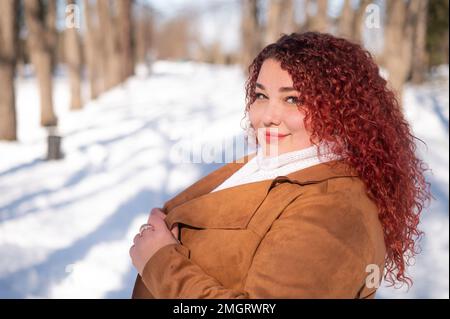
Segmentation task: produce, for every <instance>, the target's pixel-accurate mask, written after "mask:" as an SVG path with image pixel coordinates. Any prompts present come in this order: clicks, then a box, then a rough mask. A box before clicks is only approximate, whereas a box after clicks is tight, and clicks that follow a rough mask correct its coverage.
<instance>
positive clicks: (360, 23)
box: [352, 0, 372, 43]
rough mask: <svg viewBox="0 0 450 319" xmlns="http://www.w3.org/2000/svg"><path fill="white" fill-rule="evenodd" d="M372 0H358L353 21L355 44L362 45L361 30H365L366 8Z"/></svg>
mask: <svg viewBox="0 0 450 319" xmlns="http://www.w3.org/2000/svg"><path fill="white" fill-rule="evenodd" d="M371 1H372V0H360V1H359V7H358V8H357V9H356V12H355V16H354V20H353V30H354V32H353V37H352V39H353V40H354V41H355V42H358V43H363V30H364V29H365V25H364V18H365V13H366V8H367V6H368V5H369V4H370V3H371Z"/></svg>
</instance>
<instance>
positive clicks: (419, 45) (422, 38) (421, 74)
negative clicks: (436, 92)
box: [412, 0, 428, 84]
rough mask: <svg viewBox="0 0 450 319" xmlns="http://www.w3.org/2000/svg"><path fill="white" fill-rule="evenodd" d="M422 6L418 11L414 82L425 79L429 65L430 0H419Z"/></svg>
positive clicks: (420, 81) (413, 64)
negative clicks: (428, 26) (427, 49)
mask: <svg viewBox="0 0 450 319" xmlns="http://www.w3.org/2000/svg"><path fill="white" fill-rule="evenodd" d="M417 1H419V2H420V7H419V8H418V13H417V23H416V28H415V35H414V38H413V39H414V43H413V57H412V59H413V61H414V63H412V82H413V83H416V84H419V83H422V82H423V81H424V80H425V73H426V71H427V67H428V56H427V52H426V40H427V39H426V37H427V12H428V0H417Z"/></svg>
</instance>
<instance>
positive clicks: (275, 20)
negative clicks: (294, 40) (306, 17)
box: [264, 0, 295, 44]
mask: <svg viewBox="0 0 450 319" xmlns="http://www.w3.org/2000/svg"><path fill="white" fill-rule="evenodd" d="M294 30H295V11H294V3H293V0H270V2H269V6H268V8H267V25H266V32H265V41H264V42H265V44H269V43H272V42H275V41H276V40H277V39H278V38H279V37H280V35H281V34H282V33H286V34H288V33H291V32H293V31H294Z"/></svg>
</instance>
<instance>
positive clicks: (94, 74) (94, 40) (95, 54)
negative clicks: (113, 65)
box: [84, 0, 105, 99]
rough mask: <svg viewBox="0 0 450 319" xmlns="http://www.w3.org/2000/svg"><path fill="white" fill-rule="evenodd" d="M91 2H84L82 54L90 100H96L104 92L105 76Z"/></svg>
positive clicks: (96, 24) (85, 0) (98, 33)
mask: <svg viewBox="0 0 450 319" xmlns="http://www.w3.org/2000/svg"><path fill="white" fill-rule="evenodd" d="M91 2H92V1H90V0H84V18H85V19H84V20H85V24H86V32H85V33H84V50H85V51H84V52H85V56H86V63H87V70H88V77H89V87H90V96H91V99H96V98H97V97H98V96H99V95H100V93H101V92H102V91H104V90H105V85H104V83H103V81H104V79H105V76H103V75H104V71H103V68H102V67H103V66H104V65H103V63H102V60H101V58H102V52H103V51H102V50H103V47H102V46H101V41H100V27H99V23H98V19H96V17H94V15H95V14H96V11H95V10H94V9H93V7H92V3H91Z"/></svg>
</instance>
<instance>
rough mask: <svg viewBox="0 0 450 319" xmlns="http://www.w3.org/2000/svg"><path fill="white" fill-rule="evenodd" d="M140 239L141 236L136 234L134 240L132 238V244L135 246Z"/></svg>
mask: <svg viewBox="0 0 450 319" xmlns="http://www.w3.org/2000/svg"><path fill="white" fill-rule="evenodd" d="M140 237H141V234H136V236H134V238H133V244H135V245H136V242H137V240H138V239H139V238H140Z"/></svg>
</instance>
